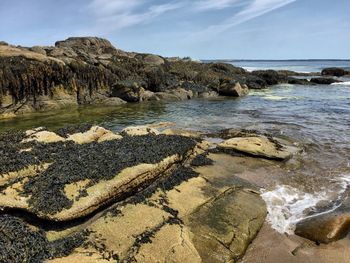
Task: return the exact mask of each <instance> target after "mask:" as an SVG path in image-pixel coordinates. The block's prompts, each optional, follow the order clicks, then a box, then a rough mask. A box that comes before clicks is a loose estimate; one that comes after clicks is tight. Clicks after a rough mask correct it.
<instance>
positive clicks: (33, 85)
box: [0, 37, 293, 118]
mask: <svg viewBox="0 0 350 263" xmlns="http://www.w3.org/2000/svg"><path fill="white" fill-rule="evenodd" d="M290 74H291V73H288V74H284V73H279V72H277V71H273V70H269V71H255V72H252V73H250V72H247V71H246V70H244V69H243V68H239V67H235V66H233V65H230V64H226V63H199V62H194V61H191V60H171V59H166V58H162V57H160V56H157V55H152V54H137V53H128V52H124V51H122V50H119V49H117V48H115V47H114V46H113V45H112V44H111V43H110V42H109V41H108V40H105V39H102V38H96V37H73V38H68V39H67V40H64V41H58V42H56V45H55V46H54V47H46V46H45V47H39V46H34V47H31V48H24V47H14V46H11V45H0V76H1V79H0V118H10V117H14V116H17V115H20V114H24V113H28V112H34V111H39V110H44V111H45V110H52V109H59V108H67V107H71V106H78V105H91V104H93V105H111V106H114V105H120V104H123V103H125V102H141V101H157V100H167V101H174V100H187V99H192V98H195V97H204V98H207V97H215V96H218V94H220V95H225V96H234V97H237V96H243V95H245V94H246V93H247V92H248V89H261V88H265V87H267V86H268V85H274V84H278V83H282V82H290V81H293V78H292V77H290ZM287 75H288V76H287ZM237 83H239V85H238V84H237Z"/></svg>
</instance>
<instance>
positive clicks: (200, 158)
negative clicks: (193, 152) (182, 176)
mask: <svg viewBox="0 0 350 263" xmlns="http://www.w3.org/2000/svg"><path fill="white" fill-rule="evenodd" d="M207 156H208V152H205V153H202V154H199V155H197V156H196V157H195V158H194V159H193V161H192V162H191V165H192V166H206V165H212V164H213V163H214V162H213V160H212V159H209V158H208V157H207Z"/></svg>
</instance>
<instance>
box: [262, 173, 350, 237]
mask: <svg viewBox="0 0 350 263" xmlns="http://www.w3.org/2000/svg"><path fill="white" fill-rule="evenodd" d="M334 182H335V184H337V185H338V186H339V188H338V191H339V192H337V196H338V197H337V199H336V200H335V201H339V200H341V198H342V196H343V194H344V193H345V191H346V190H347V188H348V187H349V186H350V174H345V175H341V176H340V177H338V178H337V179H335V180H334ZM261 196H262V198H263V199H264V201H265V202H266V205H267V211H268V216H267V221H268V222H269V223H270V224H271V226H272V228H273V229H275V230H277V231H278V232H279V233H287V234H293V233H294V230H295V227H296V224H297V223H298V222H299V221H301V220H303V219H305V218H308V216H307V211H308V210H309V209H312V208H314V207H316V206H317V204H318V203H319V202H321V201H332V200H330V193H329V192H326V191H322V192H318V193H314V194H309V193H304V192H302V191H300V190H298V189H296V188H293V187H290V186H287V185H278V186H277V187H276V188H275V189H274V190H272V191H263V193H262V194H261ZM333 200H334V199H333ZM335 203H336V202H335ZM337 207H339V204H338V205H337V206H334V207H332V208H331V209H330V210H328V211H325V212H323V213H329V212H331V211H333V210H335V209H336V208H337ZM323 213H322V214H323ZM313 216H315V215H313ZM311 217H312V216H311Z"/></svg>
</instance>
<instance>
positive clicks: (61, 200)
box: [21, 135, 196, 213]
mask: <svg viewBox="0 0 350 263" xmlns="http://www.w3.org/2000/svg"><path fill="white" fill-rule="evenodd" d="M195 144H196V141H195V140H193V139H190V138H186V137H181V136H166V135H159V136H154V135H146V136H136V137H129V136H126V137H124V138H123V139H121V140H116V141H109V142H103V143H89V144H83V145H78V144H74V143H72V142H59V143H52V144H46V145H44V144H37V145H35V146H34V148H33V150H32V151H31V152H30V154H32V155H33V156H36V158H38V159H39V160H40V162H53V164H52V165H51V166H50V167H49V168H48V169H47V170H46V171H44V172H43V173H41V174H39V175H38V176H36V177H35V178H29V181H28V182H27V183H26V184H25V185H24V191H23V192H22V193H21V194H22V195H24V196H28V195H30V196H31V197H30V199H29V204H30V205H31V206H32V208H33V209H34V211H36V212H44V213H57V212H59V211H61V210H62V209H64V208H70V207H71V205H72V201H71V200H69V199H68V198H67V197H66V196H65V194H64V187H65V185H67V184H71V183H74V182H79V181H81V180H85V179H89V180H91V183H90V185H93V184H97V183H98V182H99V181H100V180H110V179H112V178H113V177H114V176H115V175H116V174H118V172H120V171H121V170H123V169H125V168H127V167H132V166H135V165H137V164H140V163H158V162H160V161H162V160H163V159H164V158H166V157H168V156H171V155H174V154H179V155H180V156H183V155H185V154H186V153H187V152H188V151H189V150H190V149H192V148H193V147H194V146H195Z"/></svg>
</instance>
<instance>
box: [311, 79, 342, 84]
mask: <svg viewBox="0 0 350 263" xmlns="http://www.w3.org/2000/svg"><path fill="white" fill-rule="evenodd" d="M310 82H311V83H314V84H320V85H330V84H333V83H339V82H342V81H340V80H337V79H333V78H312V79H311V80H310Z"/></svg>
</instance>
